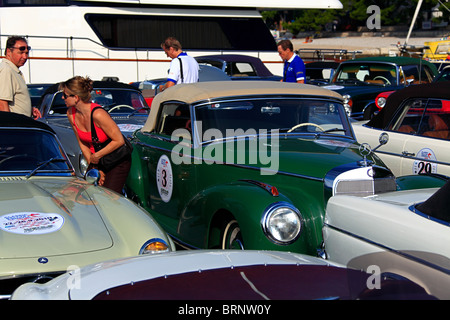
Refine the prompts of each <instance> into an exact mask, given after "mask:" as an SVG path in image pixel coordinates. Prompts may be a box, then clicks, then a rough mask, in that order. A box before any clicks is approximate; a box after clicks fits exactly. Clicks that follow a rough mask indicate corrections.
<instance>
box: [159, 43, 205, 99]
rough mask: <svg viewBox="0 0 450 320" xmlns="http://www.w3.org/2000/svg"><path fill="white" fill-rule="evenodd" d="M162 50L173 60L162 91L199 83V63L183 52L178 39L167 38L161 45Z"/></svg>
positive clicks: (161, 88)
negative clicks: (181, 85) (177, 85)
mask: <svg viewBox="0 0 450 320" xmlns="http://www.w3.org/2000/svg"><path fill="white" fill-rule="evenodd" d="M161 48H162V49H163V50H164V52H165V53H166V55H167V56H168V57H169V58H172V62H171V63H170V69H169V75H168V76H167V82H166V84H165V85H164V86H160V88H159V89H160V91H163V90H164V89H167V88H169V87H172V86H174V85H176V84H180V83H194V82H198V70H199V66H198V63H197V61H196V60H195V59H194V58H192V57H191V56H188V55H187V54H186V53H185V52H183V50H182V48H181V44H180V42H179V41H178V40H177V39H175V38H173V37H169V38H167V39H166V40H165V41H164V42H163V43H162V44H161Z"/></svg>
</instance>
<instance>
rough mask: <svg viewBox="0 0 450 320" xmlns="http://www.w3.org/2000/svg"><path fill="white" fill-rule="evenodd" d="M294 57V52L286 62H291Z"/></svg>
mask: <svg viewBox="0 0 450 320" xmlns="http://www.w3.org/2000/svg"><path fill="white" fill-rule="evenodd" d="M294 58H295V54H293V55H292V57H291V58H290V59H289V60H288V61H287V62H289V63H291V62H292V61H293V60H294Z"/></svg>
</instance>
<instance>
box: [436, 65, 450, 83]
mask: <svg viewBox="0 0 450 320" xmlns="http://www.w3.org/2000/svg"><path fill="white" fill-rule="evenodd" d="M449 80H450V66H445V67H444V68H442V70H441V71H440V72H439V74H438V75H437V76H436V78H434V81H433V82H441V81H449Z"/></svg>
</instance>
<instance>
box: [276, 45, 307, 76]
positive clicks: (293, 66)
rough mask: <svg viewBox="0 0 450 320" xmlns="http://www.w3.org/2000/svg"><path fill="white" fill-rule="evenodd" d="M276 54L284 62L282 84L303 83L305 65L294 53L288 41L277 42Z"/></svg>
mask: <svg viewBox="0 0 450 320" xmlns="http://www.w3.org/2000/svg"><path fill="white" fill-rule="evenodd" d="M278 54H279V55H280V57H281V59H283V61H284V68H283V80H281V81H284V82H297V83H305V64H304V63H303V60H302V59H301V58H300V57H299V56H298V55H296V54H295V53H294V46H293V45H292V42H291V41H290V40H281V41H280V42H278Z"/></svg>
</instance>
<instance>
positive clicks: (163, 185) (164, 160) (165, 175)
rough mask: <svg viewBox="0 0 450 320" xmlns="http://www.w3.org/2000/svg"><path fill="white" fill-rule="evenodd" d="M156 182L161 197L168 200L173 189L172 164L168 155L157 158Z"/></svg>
mask: <svg viewBox="0 0 450 320" xmlns="http://www.w3.org/2000/svg"><path fill="white" fill-rule="evenodd" d="M156 184H157V186H158V192H159V195H160V196H161V199H162V200H163V201H164V202H169V201H170V198H171V197H172V190H173V174H172V165H171V164H170V160H169V157H167V156H166V155H162V156H161V157H160V158H159V160H158V165H157V167H156Z"/></svg>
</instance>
